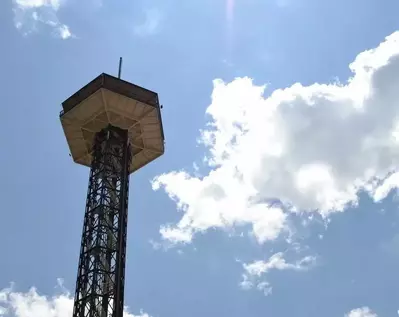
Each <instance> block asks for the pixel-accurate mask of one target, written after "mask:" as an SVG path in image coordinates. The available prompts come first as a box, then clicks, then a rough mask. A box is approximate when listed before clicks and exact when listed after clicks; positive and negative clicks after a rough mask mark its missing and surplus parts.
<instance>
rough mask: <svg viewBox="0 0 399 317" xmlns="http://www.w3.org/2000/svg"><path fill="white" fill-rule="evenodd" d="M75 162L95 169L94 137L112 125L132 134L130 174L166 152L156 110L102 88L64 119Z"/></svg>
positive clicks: (130, 137) (65, 115)
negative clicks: (92, 151)
mask: <svg viewBox="0 0 399 317" xmlns="http://www.w3.org/2000/svg"><path fill="white" fill-rule="evenodd" d="M61 123H62V126H63V128H64V132H65V136H66V139H67V142H68V145H69V148H70V152H71V155H72V158H73V160H74V161H75V162H76V163H79V164H82V165H85V166H91V162H92V156H91V149H92V147H93V141H94V136H95V134H96V132H99V131H100V130H101V129H103V128H105V127H106V126H107V125H108V124H111V125H113V126H116V127H119V128H121V129H126V130H128V131H129V141H130V144H131V148H132V155H133V159H132V164H131V166H130V172H134V171H135V170H137V169H139V168H140V167H142V166H144V165H146V164H147V163H149V162H150V161H152V160H154V159H155V158H157V157H158V156H160V155H162V154H163V152H164V144H163V138H162V133H161V123H160V121H159V117H158V111H157V109H156V108H154V107H153V106H150V105H147V104H145V103H142V102H139V101H137V100H135V99H132V98H128V97H125V96H123V95H120V94H117V93H114V92H112V91H110V90H108V89H104V88H101V89H99V90H98V91H97V92H95V93H94V94H92V95H91V96H90V97H89V98H87V99H85V100H84V101H82V102H81V103H80V104H78V105H76V106H75V107H74V108H73V109H71V110H69V111H68V112H67V113H65V114H64V115H63V116H62V117H61Z"/></svg>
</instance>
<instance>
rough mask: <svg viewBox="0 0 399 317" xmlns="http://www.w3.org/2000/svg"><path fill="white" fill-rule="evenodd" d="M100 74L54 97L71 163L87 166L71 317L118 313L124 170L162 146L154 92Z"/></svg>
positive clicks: (137, 165)
mask: <svg viewBox="0 0 399 317" xmlns="http://www.w3.org/2000/svg"><path fill="white" fill-rule="evenodd" d="M121 66H122V59H120V62H119V75H118V78H116V77H113V76H111V75H107V74H104V73H103V74H101V75H99V76H98V77H97V78H95V79H94V80H93V81H91V82H90V83H88V84H87V85H86V86H84V87H83V88H81V89H80V90H79V91H77V92H76V93H75V94H73V95H72V96H71V97H69V98H68V99H67V100H65V101H64V102H63V103H62V108H63V110H62V111H61V113H60V120H61V124H62V127H63V129H64V133H65V137H66V140H67V143H68V146H69V151H70V153H71V156H72V158H73V160H74V162H75V163H78V164H81V165H84V166H87V167H89V168H90V176H89V186H88V191H87V199H86V209H85V214H84V224H83V232H82V240H81V246H80V256H79V265H78V275H77V281H76V291H75V300H74V307H73V317H122V315H123V306H124V284H125V259H126V240H127V220H128V194H129V175H130V174H131V173H133V172H135V171H137V170H138V169H140V168H142V167H143V166H145V165H146V164H148V163H149V162H151V161H153V160H155V159H156V158H158V157H159V156H161V155H162V154H163V153H164V134H163V127H162V119H161V111H160V108H161V107H160V105H159V100H158V94H157V93H156V92H153V91H150V90H148V89H145V88H142V87H139V86H137V85H134V84H132V83H129V82H127V81H124V80H122V79H121V78H120V75H121Z"/></svg>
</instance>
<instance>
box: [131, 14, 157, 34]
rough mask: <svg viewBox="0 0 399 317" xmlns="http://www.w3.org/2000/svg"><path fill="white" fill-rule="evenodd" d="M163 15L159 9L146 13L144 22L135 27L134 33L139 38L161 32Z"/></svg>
mask: <svg viewBox="0 0 399 317" xmlns="http://www.w3.org/2000/svg"><path fill="white" fill-rule="evenodd" d="M162 19H163V14H162V12H161V11H160V10H159V9H156V8H152V9H148V10H146V11H145V12H144V20H143V21H142V23H140V24H137V25H136V26H135V27H134V33H135V34H136V35H138V36H149V35H153V34H155V33H157V32H158V31H159V26H160V24H161V22H162Z"/></svg>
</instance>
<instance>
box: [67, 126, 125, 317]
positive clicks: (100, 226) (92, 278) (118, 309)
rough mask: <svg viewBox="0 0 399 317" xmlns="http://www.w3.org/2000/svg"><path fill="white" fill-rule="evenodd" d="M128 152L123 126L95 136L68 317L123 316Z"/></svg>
mask: <svg viewBox="0 0 399 317" xmlns="http://www.w3.org/2000/svg"><path fill="white" fill-rule="evenodd" d="M131 152H132V151H131V149H130V144H129V136H128V131H127V130H123V129H120V128H117V127H114V126H112V125H109V126H107V127H106V128H104V129H102V130H101V131H100V132H97V134H96V135H95V139H94V142H93V151H92V157H93V159H92V164H91V170H90V179H89V188H88V193H87V200H86V211H85V216H84V225H83V233H82V242H81V249H80V258H79V267H78V277H77V282H76V291H75V301H74V308H73V317H122V315H123V304H124V298H123V297H124V296H123V294H124V283H125V259H126V233H127V216H128V190H129V166H130V165H131V160H132V157H131Z"/></svg>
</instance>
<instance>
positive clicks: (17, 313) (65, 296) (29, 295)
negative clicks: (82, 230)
mask: <svg viewBox="0 0 399 317" xmlns="http://www.w3.org/2000/svg"><path fill="white" fill-rule="evenodd" d="M61 282H62V280H59V286H60V287H61V290H62V291H63V292H62V293H61V294H57V295H54V296H52V297H49V296H45V295H41V294H39V292H38V291H37V289H36V288H35V287H32V288H31V289H30V290H29V291H27V292H17V291H15V290H14V286H13V285H12V286H11V287H9V288H4V289H3V290H1V289H0V317H3V316H4V317H8V316H12V317H71V316H72V310H73V297H72V296H71V294H70V293H69V292H68V291H66V290H65V289H64V288H63V286H62V284H60V283H61ZM123 315H124V317H150V315H148V314H147V313H145V312H143V311H141V312H140V314H139V315H132V314H131V313H129V312H127V311H125V312H124V314H123Z"/></svg>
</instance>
